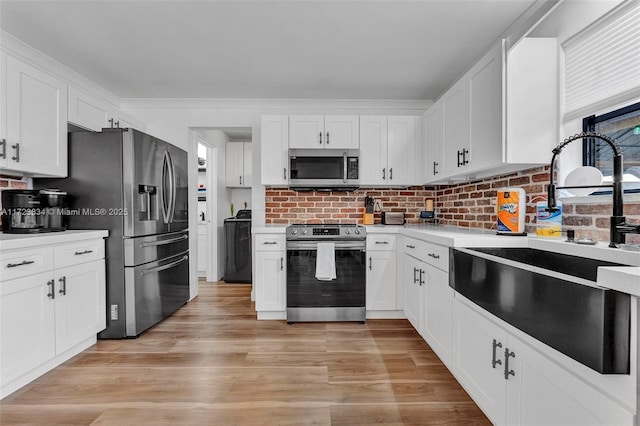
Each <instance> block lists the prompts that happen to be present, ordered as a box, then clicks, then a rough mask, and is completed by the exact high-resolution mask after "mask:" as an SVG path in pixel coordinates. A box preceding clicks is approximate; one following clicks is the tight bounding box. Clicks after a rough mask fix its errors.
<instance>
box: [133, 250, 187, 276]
mask: <svg viewBox="0 0 640 426" xmlns="http://www.w3.org/2000/svg"><path fill="white" fill-rule="evenodd" d="M187 259H189V256H188V255H186V254H185V255H184V256H182V257H181V258H180V259H178V260H175V261H173V262H171V263H167V264H166V265H161V266H156V267H154V268H148V269H143V270H142V271H140V274H142V275H147V274H151V273H153V272H160V271H164V270H165V269H169V268H173V267H174V266H176V265H179V264H181V263H182V262H184V261H185V260H187Z"/></svg>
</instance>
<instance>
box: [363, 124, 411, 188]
mask: <svg viewBox="0 0 640 426" xmlns="http://www.w3.org/2000/svg"><path fill="white" fill-rule="evenodd" d="M419 129H420V126H419V122H418V117H415V116H361V117H360V185H362V186H374V185H384V186H389V185H394V186H408V185H412V184H414V183H415V161H416V160H415V157H414V154H415V144H416V141H417V140H418V138H417V135H418V133H419Z"/></svg>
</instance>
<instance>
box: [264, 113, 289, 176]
mask: <svg viewBox="0 0 640 426" xmlns="http://www.w3.org/2000/svg"><path fill="white" fill-rule="evenodd" d="M260 133H261V134H260V164H261V172H260V173H261V176H260V178H261V183H262V184H263V185H266V186H268V185H274V186H282V185H286V184H287V182H288V181H289V172H288V170H287V168H288V167H289V165H288V164H287V163H288V161H289V152H288V149H289V116H287V115H263V116H262V126H261V129H260Z"/></svg>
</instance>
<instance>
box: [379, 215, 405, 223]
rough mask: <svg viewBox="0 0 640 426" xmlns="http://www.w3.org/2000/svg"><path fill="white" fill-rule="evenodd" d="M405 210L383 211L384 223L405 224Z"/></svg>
mask: <svg viewBox="0 0 640 426" xmlns="http://www.w3.org/2000/svg"><path fill="white" fill-rule="evenodd" d="M404 222H405V220H404V212H382V224H383V225H404Z"/></svg>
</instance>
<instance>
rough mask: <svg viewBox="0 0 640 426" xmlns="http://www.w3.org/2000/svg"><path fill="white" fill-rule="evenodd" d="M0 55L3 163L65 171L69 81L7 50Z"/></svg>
mask: <svg viewBox="0 0 640 426" xmlns="http://www.w3.org/2000/svg"><path fill="white" fill-rule="evenodd" d="M1 61H2V71H3V72H2V78H1V87H2V92H3V96H2V97H3V98H4V99H3V107H2V109H1V110H0V114H1V117H0V124H1V125H2V130H0V132H2V134H0V141H2V147H0V156H2V157H3V158H2V159H1V160H0V166H2V167H3V168H5V169H6V170H8V171H15V172H18V173H20V174H22V173H28V174H33V175H35V176H61V177H64V176H66V175H67V85H66V84H65V83H63V82H62V81H60V80H58V79H56V78H54V77H53V76H51V75H49V74H46V73H44V72H42V71H40V70H38V69H36V68H34V67H32V66H30V65H28V64H25V63H24V62H22V61H19V60H18V59H16V58H13V57H11V56H9V55H2V58H1ZM5 102H6V104H5Z"/></svg>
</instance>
